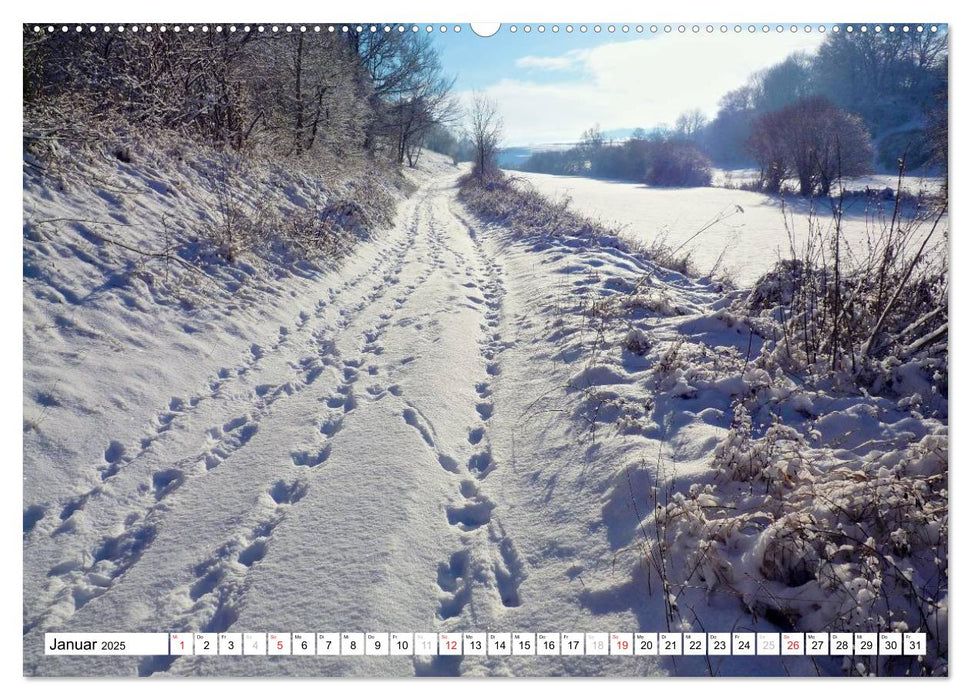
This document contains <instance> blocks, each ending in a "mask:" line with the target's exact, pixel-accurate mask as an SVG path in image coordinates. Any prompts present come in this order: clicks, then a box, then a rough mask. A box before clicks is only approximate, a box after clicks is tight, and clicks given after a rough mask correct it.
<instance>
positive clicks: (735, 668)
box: [23, 151, 947, 676]
mask: <svg viewBox="0 0 971 700" xmlns="http://www.w3.org/2000/svg"><path fill="white" fill-rule="evenodd" d="M152 153H153V152H151V151H149V152H148V153H147V154H140V155H139V154H136V157H135V158H133V159H132V162H130V163H125V162H123V161H122V160H118V159H117V158H114V159H113V160H112V158H113V157H106V158H101V159H98V158H95V159H94V161H93V162H92V163H91V164H90V165H88V166H83V165H78V166H77V167H81V168H87V169H86V170H85V172H86V175H87V177H86V178H84V179H83V180H76V179H72V180H71V183H72V184H71V185H70V186H67V185H64V186H58V184H57V181H56V180H55V179H53V178H51V177H50V175H49V174H48V173H42V172H36V171H35V169H33V168H30V167H28V168H27V169H26V170H25V176H24V216H25V225H24V230H25V240H24V258H25V266H24V356H25V367H24V414H25V426H24V502H25V510H24V567H25V573H24V584H23V585H24V598H25V600H24V645H25V659H24V667H25V672H27V673H28V674H38V675H61V674H71V675H75V674H76V675H89V674H90V675H102V674H107V675H166V674H171V675H240V674H244V675H245V674H250V675H301V676H308V675H321V674H324V675H367V676H385V675H430V674H432V675H449V674H458V673H461V674H463V675H564V674H569V675H580V674H583V675H603V674H611V675H654V674H692V675H703V674H708V673H716V674H748V675H781V674H786V673H790V674H807V675H815V674H816V673H822V674H824V675H826V674H837V673H840V672H843V671H849V672H872V671H875V670H877V669H876V667H870V666H866V665H863V666H859V667H858V666H856V665H854V664H850V663H849V662H846V661H844V660H843V659H840V658H836V657H834V658H832V659H829V658H826V659H822V660H817V662H816V663H815V664H814V663H813V662H812V661H811V660H810V659H808V658H801V657H796V658H792V657H722V658H721V659H715V658H714V657H712V658H706V657H627V658H618V657H597V656H576V657H570V656H556V657H519V656H511V657H472V656H465V657H448V656H440V657H421V656H416V657H410V656H409V657H393V656H392V657H366V656H361V657H320V656H318V657H312V658H306V657H297V656H294V657H202V656H195V657H180V658H175V657H165V658H161V657H145V658H137V657H135V658H126V657H85V658H71V657H45V656H44V655H43V653H42V646H41V645H42V643H43V633H44V632H45V631H55V630H56V631H64V632H68V631H73V632H82V631H112V630H116V631H132V632H135V631H180V630H202V631H210V632H217V631H226V630H231V631H301V630H305V631H314V632H339V631H360V632H366V631H428V632H441V631H476V632H481V631H516V630H528V631H537V632H538V631H546V630H549V631H577V632H583V631H597V632H608V631H631V632H632V631H665V630H676V631H691V630H696V631H700V630H707V631H725V632H728V631H733V630H735V631H738V630H779V629H783V628H786V627H795V628H797V629H804V628H805V629H813V630H823V629H829V628H833V629H835V628H837V627H839V628H840V629H842V628H844V627H845V628H849V629H852V628H853V627H852V626H853V625H857V626H858V628H867V629H870V628H874V629H885V628H893V629H904V628H907V629H918V628H919V629H921V630H922V631H928V632H929V633H930V634H931V635H932V637H931V641H930V642H929V645H930V648H931V649H932V658H931V659H930V660H929V661H928V663H927V665H926V667H924V670H927V668H933V670H936V671H941V670H942V669H944V668H946V646H945V645H946V639H947V636H946V624H947V613H946V611H947V602H946V601H947V590H946V585H947V583H946V564H943V565H941V564H940V560H939V559H938V564H937V565H935V564H934V563H933V561H932V560H933V558H934V557H943V558H944V560H945V561H946V553H947V548H946V547H947V539H946V532H947V516H946V502H945V503H944V504H943V507H944V509H943V511H942V510H941V506H942V501H941V492H942V488H941V479H946V473H947V402H946V398H942V397H941V396H940V395H939V394H936V393H935V392H936V391H937V389H936V385H935V384H934V382H933V381H931V380H928V379H927V377H926V373H925V372H924V371H923V368H922V366H919V365H918V364H917V363H916V361H915V362H912V363H909V364H905V365H903V366H902V367H901V368H900V370H899V372H898V373H897V374H896V375H894V376H895V377H897V381H898V383H897V384H896V385H894V386H893V387H892V388H891V389H888V390H887V391H886V392H884V393H883V394H882V395H874V396H871V395H869V394H867V393H866V392H862V393H861V392H859V391H858V390H856V389H855V388H852V387H850V388H847V387H841V386H834V385H820V386H812V387H810V386H807V385H805V384H804V383H802V382H800V381H798V380H797V379H795V378H793V377H791V376H789V375H788V374H787V373H786V372H785V371H784V370H783V369H782V368H781V366H780V365H779V363H777V362H775V361H774V360H773V356H772V346H771V344H770V343H769V342H768V340H767V339H766V338H764V337H763V336H762V335H760V334H759V330H758V328H757V327H756V321H754V320H751V319H749V318H748V317H747V316H746V315H745V314H744V313H743V312H742V311H741V307H740V306H739V305H740V304H741V303H742V301H743V296H742V294H741V293H732V294H728V295H726V294H725V293H724V292H723V291H722V290H721V287H720V286H719V285H717V284H713V283H708V282H699V281H696V280H692V279H689V278H687V277H685V276H683V275H680V274H678V273H675V272H671V271H669V270H665V269H663V268H660V267H659V266H657V265H655V264H654V263H652V262H650V261H649V260H646V259H644V258H643V257H640V256H638V255H637V254H635V253H633V252H631V251H629V250H628V249H626V248H625V247H624V246H623V245H618V244H616V241H613V242H611V241H606V242H597V241H593V240H590V239H581V238H579V237H572V236H567V235H560V232H559V231H554V230H551V231H549V232H548V235H545V236H528V235H527V236H524V235H519V234H518V233H517V232H515V231H514V229H511V228H510V227H509V226H506V225H503V223H501V222H495V221H492V220H491V219H490V218H489V217H487V216H484V215H483V214H482V212H481V211H480V210H479V209H477V208H476V207H475V206H474V205H473V204H469V200H467V199H466V200H460V199H459V197H458V187H457V184H456V180H457V178H458V175H459V171H457V170H456V169H454V168H452V167H451V166H450V165H446V164H444V162H443V161H441V160H434V159H433V161H432V165H431V166H427V167H425V168H424V169H423V170H422V171H420V172H418V173H415V174H413V175H411V176H410V177H411V179H412V181H413V182H412V186H411V187H405V186H404V185H402V186H401V188H400V191H399V190H396V189H395V188H393V187H392V186H391V185H389V184H387V183H382V182H377V181H376V182H370V183H368V184H366V186H365V185H364V184H359V185H358V187H357V189H356V190H355V189H354V188H353V187H351V186H349V185H348V186H346V187H343V186H342V188H341V189H340V190H339V191H338V189H337V188H336V187H330V186H325V185H323V184H321V183H320V182H319V181H316V180H313V179H310V178H302V177H300V176H297V175H294V174H288V173H282V172H268V171H260V172H262V175H259V176H257V175H258V174H257V175H253V174H250V175H246V176H243V177H242V178H241V179H240V180H239V181H237V185H236V187H235V188H234V190H233V192H234V194H233V197H234V198H235V199H234V200H233V201H234V202H236V203H237V205H238V207H241V208H242V209H243V211H246V212H248V213H249V214H248V216H247V217H246V220H248V221H251V222H252V221H254V220H259V217H258V216H257V215H256V212H257V211H259V212H266V211H269V210H273V211H279V210H281V209H286V210H287V212H288V213H289V214H291V215H293V216H298V215H299V214H300V213H301V212H302V211H304V210H306V209H308V208H313V207H321V208H322V209H321V210H320V211H324V210H326V211H330V212H332V213H331V214H319V215H322V216H325V218H326V217H327V216H331V217H343V218H341V219H340V223H339V224H333V225H328V227H327V228H326V231H325V233H326V235H327V236H328V238H326V240H332V239H335V238H336V240H337V241H339V245H338V246H337V247H336V248H335V250H337V249H339V250H340V251H341V255H340V257H339V259H338V260H336V261H335V260H333V258H330V259H324V260H320V261H317V262H313V263H308V262H305V261H304V259H303V257H302V256H301V255H297V254H294V251H293V249H292V248H289V247H283V248H282V249H277V248H275V247H272V246H271V247H270V248H266V249H261V254H260V255H256V254H254V253H251V252H246V250H245V249H242V250H240V251H239V252H238V253H234V254H233V255H231V256H230V258H231V259H228V258H227V256H225V255H223V254H221V253H220V252H219V251H218V250H215V251H208V249H204V250H203V251H202V252H201V253H200V255H194V256H189V257H182V255H183V254H186V255H187V256H188V253H189V252H193V253H196V252H199V251H198V250H197V247H199V246H202V247H203V248H205V245H208V244H206V243H205V241H203V240H202V239H198V240H197V239H196V236H195V233H194V232H196V231H200V230H206V229H205V225H206V224H207V222H208V223H210V224H211V223H212V222H210V221H209V220H210V219H211V218H212V217H214V216H215V214H214V212H219V211H221V209H220V203H219V202H220V200H219V197H220V196H224V195H220V194H219V192H220V190H219V189H218V188H217V187H216V186H215V185H211V184H210V183H211V182H212V178H211V177H208V176H207V175H206V173H208V172H210V171H211V168H212V166H211V164H208V163H206V162H201V161H199V160H193V159H192V158H190V157H185V158H184V159H183V160H181V161H176V162H177V163H178V164H177V165H173V160H172V159H171V158H163V157H161V156H158V157H153V155H152ZM247 178H254V179H247ZM79 181H80V182H82V184H74V183H76V182H79ZM603 186H604V187H618V188H621V189H620V190H618V192H620V194H619V195H618V196H624V195H623V188H624V186H621V185H608V184H606V183H604V185H603ZM376 188H377V189H381V188H384V189H382V190H381V191H382V192H383V193H384V194H383V195H380V197H379V195H378V194H376V193H375V191H374V190H375V189H376ZM365 189H366V191H367V192H370V193H371V194H370V195H369V196H370V197H371V198H372V199H373V198H376V197H377V198H381V197H383V198H392V199H394V200H395V201H398V202H399V205H398V209H397V213H396V215H395V216H394V217H393V220H392V221H389V222H388V225H386V226H385V225H381V222H380V221H371V220H370V219H369V218H368V211H369V209H368V208H367V207H358V206H354V203H355V202H357V199H355V197H362V196H364V195H362V194H361V192H363V191H365ZM411 189H414V191H413V192H411V193H410V196H408V197H407V198H405V197H404V191H407V190H411ZM267 193H269V194H267ZM355 193H356V194H355ZM663 194H665V195H667V194H670V196H677V195H679V194H680V193H678V192H671V193H663ZM725 195H726V197H731V198H737V197H739V196H742V195H745V196H751V197H758V198H759V199H761V196H759V195H751V194H749V193H742V192H728V191H725ZM247 198H258V199H267V201H264V202H261V203H260V204H259V206H257V205H256V203H255V202H253V201H249V202H248V201H247ZM733 202H734V200H733ZM601 203H602V205H603V206H609V203H608V202H607V201H606V200H602V202H601ZM328 204H332V205H334V206H333V207H330V208H327V205H328ZM685 206H686V205H685ZM710 206H712V207H718V206H721V203H720V202H717V203H716V202H712V203H711V204H710ZM748 206H749V205H748V204H745V203H743V207H746V211H748V209H747V207H748ZM247 207H248V208H247ZM681 211H683V212H687V209H686V208H685V207H682V209H681ZM334 212H336V213H334ZM691 213H692V215H693V216H701V217H702V218H703V217H704V212H691ZM293 216H288V217H286V220H288V221H291V220H294V219H293ZM314 220H316V219H314ZM327 220H328V221H330V219H327ZM45 221H46V222H48V223H42V222H45ZM174 221H179V222H187V221H188V222H200V223H199V226H195V225H192V226H189V225H186V226H184V227H182V228H178V227H176V226H175V224H171V225H169V224H166V223H165V222H174ZM273 221H274V222H275V221H276V219H273ZM676 221H677V222H678V228H679V230H684V229H685V227H687V228H688V229H690V228H691V224H690V222H688V221H687V220H686V219H684V218H681V219H678V218H677V217H676V218H675V220H672V221H671V225H674V223H675V222H676ZM96 222H100V223H96ZM216 223H217V224H218V222H216ZM728 223H729V224H733V223H734V222H732V221H729V222H728ZM109 224H110V225H109ZM269 225H270V226H273V225H276V224H275V223H274V224H269ZM200 226H201V228H200ZM322 235H323V234H322ZM106 238H111V240H112V241H114V242H113V243H109V242H107V240H106ZM298 238H299V237H298ZM119 243H120V244H124V245H126V246H128V248H124V247H121V246H120V245H118V244H119ZM193 246H196V247H193ZM129 248H138V249H140V250H143V251H144V250H152V251H155V252H158V253H160V255H158V256H155V257H151V258H145V257H144V256H143V255H140V254H139V253H135V252H133V251H131V250H130V249H129ZM207 251H208V252H207ZM162 252H164V255H161V253H162ZM172 255H176V256H179V259H180V260H183V261H185V260H187V259H191V260H192V261H194V262H192V263H191V264H192V265H193V266H195V267H202V268H203V269H202V270H201V271H197V270H194V269H191V268H187V267H186V265H185V264H184V262H179V260H174V259H172V258H171V256H172ZM202 273H205V274H202ZM166 275H169V277H168V278H167V277H166ZM935 402H936V403H935ZM945 498H946V492H945ZM824 499H825V500H824ZM918 504H919V505H918ZM904 516H905V517H904ZM871 525H872V526H873V527H874V528H876V529H875V530H874V531H873V532H869V531H868V528H870V527H871ZM812 528H816V529H817V530H818V531H819V532H818V533H817V536H816V537H815V539H814V538H813V537H807V536H806V533H807V532H809V530H811V529H812ZM884 529H886V535H887V536H886V538H884V539H881V540H879V541H874V542H872V543H871V542H870V540H869V539H865V538H868V537H872V536H874V535H876V536H878V537H879V536H882V534H883V531H884ZM836 530H840V531H841V532H842V533H843V539H842V540H838V538H836V537H833V536H830V535H828V534H827V533H830V532H831V531H836ZM849 538H861V539H863V540H865V541H862V543H861V545H860V546H861V547H864V548H865V549H866V551H865V552H864V553H863V556H860V552H859V550H855V549H854V545H853V544H850V539H849ZM887 543H890V544H887ZM817 545H818V546H817ZM885 545H886V546H887V547H891V548H892V549H891V550H888V549H886V547H885ZM831 547H832V548H835V549H831ZM845 547H849V548H850V550H851V551H847V550H846V549H845ZM887 556H891V557H893V566H894V568H895V569H896V571H900V572H903V573H902V574H901V578H900V579H899V580H898V578H896V575H895V574H894V573H893V571H890V570H889V569H888V567H887V566H886V565H885V562H886V557H887ZM871 560H872V561H871ZM942 567H943V572H942ZM819 572H822V573H821V574H820V573H819ZM942 573H943V576H942ZM817 574H819V575H818V576H817ZM904 580H909V581H912V582H913V585H914V586H915V587H916V588H919V589H920V592H919V594H917V596H918V599H917V600H908V599H907V596H908V595H909V593H908V592H907V591H904V590H902V588H901V586H902V584H901V581H904ZM942 580H943V583H942ZM827 581H829V582H831V583H832V585H831V586H828V585H827V583H826V582H827ZM935 585H936V586H937V587H936V589H935V588H933V586H935ZM915 590H916V589H915ZM881 596H891V597H881ZM915 610H916V611H917V612H915ZM890 612H893V615H892V616H891V615H889V613H890ZM841 625H842V626H843V627H840V626H841ZM921 668H922V666H921V662H918V661H917V660H915V659H911V658H907V659H903V660H900V662H899V664H897V665H893V664H890V665H884V666H882V667H881V668H880V669H879V670H880V671H881V672H893V673H903V672H911V673H916V672H918V671H920V670H921Z"/></svg>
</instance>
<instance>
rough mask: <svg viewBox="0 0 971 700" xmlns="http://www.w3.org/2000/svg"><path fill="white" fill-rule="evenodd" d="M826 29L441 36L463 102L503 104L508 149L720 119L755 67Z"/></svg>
mask: <svg viewBox="0 0 971 700" xmlns="http://www.w3.org/2000/svg"><path fill="white" fill-rule="evenodd" d="M822 39H823V35H820V34H819V33H818V32H811V33H804V32H802V31H800V32H796V33H790V32H789V31H785V32H783V33H776V32H774V31H773V32H770V33H766V34H763V33H761V32H756V33H755V34H749V33H748V32H744V31H743V32H742V33H740V34H736V33H734V32H732V31H729V32H727V33H724V34H722V33H719V32H717V31H716V32H715V33H714V34H706V33H705V32H704V31H702V32H701V33H699V34H693V33H691V32H687V33H685V34H679V33H677V32H676V31H675V32H672V33H670V34H664V33H662V32H659V33H658V34H655V35H652V34H651V33H650V32H649V31H648V30H647V28H646V27H645V31H644V33H643V34H636V33H634V31H633V28H632V29H631V32H630V33H628V34H622V33H620V31H619V29H618V31H617V32H615V33H614V34H609V33H607V32H601V33H599V34H597V33H594V32H593V31H588V32H586V33H580V32H578V31H574V32H572V33H567V32H565V31H562V30H561V31H560V32H558V33H556V34H554V33H552V32H550V31H547V32H545V33H543V34H540V33H538V32H537V31H535V30H534V31H532V32H530V33H529V34H526V33H524V32H523V31H521V30H520V31H518V32H516V33H511V32H509V31H508V28H507V27H505V26H504V27H503V28H502V29H501V30H500V31H499V33H497V34H496V35H495V36H492V37H488V38H482V37H478V36H476V35H475V34H473V33H472V32H471V31H469V28H468V26H465V27H463V31H462V32H461V33H458V34H456V33H454V32H448V33H447V34H440V33H437V32H436V36H435V42H436V44H437V46H438V48H439V50H440V52H441V56H442V63H443V65H444V67H445V69H446V71H448V72H450V73H452V74H456V75H457V76H458V80H457V82H456V90H457V91H458V92H459V95H460V97H461V98H462V100H463V101H466V102H467V100H468V98H469V95H470V94H471V91H472V90H480V91H483V92H486V93H487V94H488V95H489V96H490V97H492V98H493V99H495V100H496V102H498V104H499V108H500V111H501V113H502V115H503V120H504V123H505V130H504V131H505V139H504V145H507V146H525V145H531V144H541V143H549V142H554V141H570V140H574V139H576V138H577V137H578V136H579V135H580V133H581V132H582V131H583V130H584V129H585V128H587V127H589V126H591V125H593V124H595V123H599V124H600V127H601V128H602V129H604V130H611V129H623V128H634V127H638V126H642V127H651V126H654V125H656V124H660V123H667V124H671V123H673V122H674V120H675V119H676V118H677V116H678V114H680V113H682V112H684V111H686V110H689V109H695V108H698V109H701V110H702V111H703V112H705V113H706V114H707V115H708V116H709V117H711V116H714V113H715V110H716V109H717V104H718V99H719V98H720V97H721V96H722V95H723V94H725V93H726V92H728V91H729V90H732V89H734V88H736V87H738V86H740V85H742V84H743V83H744V82H745V80H746V79H747V78H748V76H749V75H751V74H752V73H753V72H754V71H756V70H759V69H762V68H766V67H768V66H770V65H772V64H774V63H777V62H779V61H781V60H783V59H784V58H785V57H786V56H788V55H789V54H791V53H793V52H795V51H807V52H813V51H815V50H816V49H817V48H818V46H819V44H820V43H821V42H822Z"/></svg>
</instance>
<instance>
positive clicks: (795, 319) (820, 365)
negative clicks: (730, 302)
mask: <svg viewBox="0 0 971 700" xmlns="http://www.w3.org/2000/svg"><path fill="white" fill-rule="evenodd" d="M900 176H901V177H902V176H903V172H902V171H901V175H900ZM900 189H901V188H900V187H898V192H899V191H900ZM834 206H836V218H835V227H834V228H833V229H831V230H826V231H824V230H823V229H822V226H821V225H820V224H819V222H818V219H817V218H816V216H815V214H814V213H811V216H810V227H809V232H808V233H807V234H806V236H805V239H804V240H798V239H797V237H796V235H795V233H793V231H792V230H791V229H790V228H789V221H788V219H786V218H785V217H784V219H783V220H784V221H785V222H786V226H787V230H788V233H789V238H790V253H791V257H790V258H788V259H786V260H783V261H781V262H780V263H779V264H778V265H776V267H775V268H774V269H773V270H771V271H770V272H769V273H767V274H766V275H764V276H763V277H762V278H761V279H760V280H759V281H758V282H757V283H756V284H755V286H754V287H753V288H752V289H751V290H750V291H749V293H748V294H747V295H746V296H744V297H739V298H738V299H737V300H736V301H735V308H736V309H737V310H738V312H739V313H742V314H745V313H748V314H750V315H752V316H753V321H752V327H753V328H755V329H756V331H757V332H759V334H760V335H762V336H763V337H765V338H771V339H772V344H773V345H774V349H773V350H772V354H773V355H774V361H775V362H776V363H777V364H778V365H779V366H781V367H784V368H785V369H786V370H787V371H790V372H795V373H799V374H802V373H807V374H808V375H809V376H810V377H812V378H814V379H816V380H819V379H831V380H834V381H837V382H844V383H856V384H857V385H859V386H863V387H866V388H867V389H868V390H869V391H871V392H876V391H888V390H891V391H892V390H893V387H894V385H895V383H896V379H895V376H894V375H895V374H896V373H897V368H898V367H899V366H901V365H907V364H908V363H910V362H912V361H917V362H919V363H922V364H920V365H918V366H920V367H923V368H924V369H925V375H924V377H923V379H922V382H923V383H925V384H926V385H927V386H929V387H932V390H931V393H936V394H937V396H938V400H937V401H936V403H937V404H941V402H942V401H944V402H946V396H947V342H948V289H949V284H948V276H949V271H948V256H947V218H946V213H947V202H946V201H928V202H925V203H924V204H922V205H919V206H917V208H912V207H910V206H909V205H906V203H905V202H904V201H903V200H902V195H899V196H898V198H897V199H896V200H895V201H894V206H893V211H892V213H891V214H890V216H889V220H887V219H882V218H875V219H874V220H875V221H879V222H881V223H879V224H875V226H876V228H871V229H868V234H867V235H868V237H869V238H868V241H867V246H866V248H865V249H863V250H864V251H865V252H864V253H863V254H862V255H856V256H850V255H848V254H847V253H846V252H845V250H844V249H845V247H846V246H845V242H844V241H843V240H842V238H843V232H842V218H841V208H840V207H841V206H842V204H841V202H840V201H837V202H834ZM928 361H930V362H928ZM913 367H914V366H912V368H913ZM908 372H910V370H908Z"/></svg>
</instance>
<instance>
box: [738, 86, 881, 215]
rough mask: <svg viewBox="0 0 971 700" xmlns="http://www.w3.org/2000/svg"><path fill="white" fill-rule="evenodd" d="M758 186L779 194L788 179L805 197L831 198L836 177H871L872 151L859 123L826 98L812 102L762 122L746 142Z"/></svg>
mask: <svg viewBox="0 0 971 700" xmlns="http://www.w3.org/2000/svg"><path fill="white" fill-rule="evenodd" d="M748 147H749V150H750V152H751V153H752V155H753V156H754V157H755V159H756V160H757V161H758V163H759V166H760V168H761V177H762V185H763V187H764V188H765V189H767V190H773V191H774V190H778V189H779V187H780V186H781V185H782V182H783V181H784V180H785V179H786V178H788V177H791V176H795V177H796V178H798V179H799V193H800V194H801V195H803V196H805V195H810V194H813V193H815V192H816V191H817V190H818V191H819V192H820V193H821V194H824V195H827V194H829V192H830V190H831V189H832V186H833V183H834V182H835V181H836V179H837V178H839V177H848V176H854V175H863V174H865V173H868V172H870V170H871V168H872V161H873V148H872V146H871V145H870V135H869V133H868V132H867V130H866V127H865V126H864V125H863V120H862V119H860V117H858V116H857V115H855V114H850V113H849V112H846V111H844V110H842V109H840V108H839V107H837V106H836V105H834V104H833V103H832V102H830V101H829V100H827V99H826V98H824V97H811V98H809V99H806V100H802V101H800V102H797V103H795V104H793V105H790V106H789V107H786V108H785V109H780V110H778V111H776V112H770V113H768V114H765V115H763V116H762V117H760V118H759V119H758V120H757V121H756V122H755V124H754V125H753V127H752V136H751V138H750V139H749V141H748Z"/></svg>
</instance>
